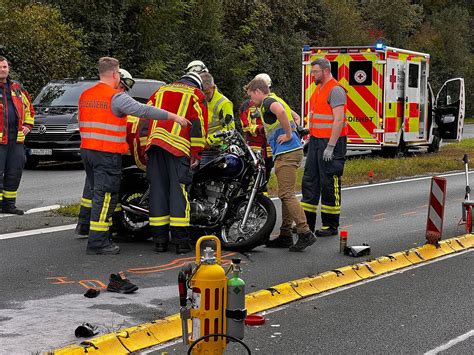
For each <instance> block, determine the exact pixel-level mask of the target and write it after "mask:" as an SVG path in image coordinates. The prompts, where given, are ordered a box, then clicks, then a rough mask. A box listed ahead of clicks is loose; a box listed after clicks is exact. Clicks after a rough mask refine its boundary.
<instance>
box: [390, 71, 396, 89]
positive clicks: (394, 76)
mask: <svg viewBox="0 0 474 355" xmlns="http://www.w3.org/2000/svg"><path fill="white" fill-rule="evenodd" d="M389 80H390V82H391V83H392V90H393V89H394V88H395V84H396V83H397V76H396V75H395V68H392V75H390V76H389Z"/></svg>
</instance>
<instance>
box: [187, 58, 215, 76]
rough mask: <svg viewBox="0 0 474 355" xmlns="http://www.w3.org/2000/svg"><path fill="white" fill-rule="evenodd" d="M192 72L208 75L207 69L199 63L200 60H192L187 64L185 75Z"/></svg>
mask: <svg viewBox="0 0 474 355" xmlns="http://www.w3.org/2000/svg"><path fill="white" fill-rule="evenodd" d="M189 72H193V73H198V74H201V73H204V72H206V73H209V69H207V67H206V65H205V64H204V63H203V62H201V61H200V60H193V61H192V62H190V63H189V64H188V66H187V67H186V73H189Z"/></svg>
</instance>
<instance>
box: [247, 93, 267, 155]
mask: <svg viewBox="0 0 474 355" xmlns="http://www.w3.org/2000/svg"><path fill="white" fill-rule="evenodd" d="M239 113H240V120H241V121H242V128H243V131H244V132H246V139H247V143H248V145H249V146H250V147H251V148H252V149H254V150H257V149H261V151H262V156H263V157H264V158H270V157H271V156H272V149H271V147H270V146H269V145H268V143H267V137H266V136H265V130H264V128H263V122H262V117H260V111H259V110H258V108H257V107H256V106H255V104H254V103H253V102H252V101H251V100H250V99H247V100H245V101H244V102H243V103H242V105H241V106H240V110H239Z"/></svg>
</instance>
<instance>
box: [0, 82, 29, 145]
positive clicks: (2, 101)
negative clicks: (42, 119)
mask: <svg viewBox="0 0 474 355" xmlns="http://www.w3.org/2000/svg"><path fill="white" fill-rule="evenodd" d="M7 80H9V83H10V92H11V96H12V101H13V106H15V111H16V114H17V116H18V134H17V136H16V141H17V143H23V142H24V141H25V134H24V133H23V126H26V127H28V128H29V129H30V130H32V129H33V124H34V117H35V110H34V108H33V104H32V103H31V99H30V95H29V94H28V92H27V91H26V90H25V89H24V88H23V86H22V85H21V84H20V83H19V82H17V81H14V80H10V79H7ZM7 112H8V102H7V95H6V92H5V86H4V87H3V88H0V144H7V143H8V121H7Z"/></svg>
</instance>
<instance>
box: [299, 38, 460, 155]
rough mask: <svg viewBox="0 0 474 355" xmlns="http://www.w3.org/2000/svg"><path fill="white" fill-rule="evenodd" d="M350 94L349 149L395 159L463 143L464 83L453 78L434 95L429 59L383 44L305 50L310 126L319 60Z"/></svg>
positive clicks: (305, 96)
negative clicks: (446, 143) (412, 150)
mask: <svg viewBox="0 0 474 355" xmlns="http://www.w3.org/2000/svg"><path fill="white" fill-rule="evenodd" d="M321 57H324V58H327V59H328V60H329V61H330V62H331V72H332V75H333V76H334V78H335V79H336V80H338V81H339V83H340V84H341V85H342V86H343V87H344V88H345V89H346V90H347V123H348V126H349V131H348V137H347V138H348V149H352V150H382V152H383V153H385V154H387V155H390V156H395V155H400V154H403V153H404V152H405V151H406V150H407V149H408V148H419V147H427V148H428V150H429V151H431V152H435V151H437V150H438V149H439V145H440V142H441V140H443V141H458V142H459V141H460V140H461V138H462V130H463V123H464V110H465V94H464V79H463V78H455V79H450V80H448V81H446V82H445V83H444V85H443V86H442V88H441V90H440V91H439V92H438V94H437V95H436V97H434V95H433V91H432V89H431V86H430V84H429V82H428V79H429V69H430V55H429V54H427V53H419V52H414V51H409V50H405V49H399V48H392V47H387V46H384V45H381V44H377V45H376V46H367V47H310V46H305V47H304V48H303V66H302V110H301V111H302V117H304V118H305V122H308V113H309V103H310V98H311V95H312V94H313V92H314V89H315V87H316V86H315V84H314V83H313V81H312V78H311V75H310V70H311V62H312V61H314V60H316V59H318V58H321Z"/></svg>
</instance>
